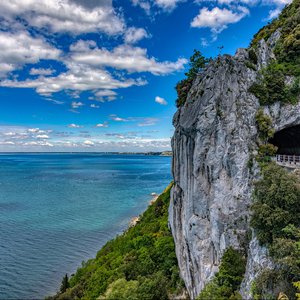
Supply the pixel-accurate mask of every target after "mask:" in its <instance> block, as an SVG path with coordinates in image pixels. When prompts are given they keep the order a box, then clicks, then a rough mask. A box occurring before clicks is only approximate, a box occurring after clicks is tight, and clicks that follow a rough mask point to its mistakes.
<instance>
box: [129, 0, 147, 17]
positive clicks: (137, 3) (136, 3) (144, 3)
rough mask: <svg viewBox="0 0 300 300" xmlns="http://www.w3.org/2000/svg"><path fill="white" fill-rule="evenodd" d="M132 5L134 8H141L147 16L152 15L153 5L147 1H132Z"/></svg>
mask: <svg viewBox="0 0 300 300" xmlns="http://www.w3.org/2000/svg"><path fill="white" fill-rule="evenodd" d="M131 3H132V4H133V5H134V6H139V7H140V8H142V9H143V10H144V11H145V12H146V14H147V15H150V9H151V4H150V2H149V1H147V0H131Z"/></svg>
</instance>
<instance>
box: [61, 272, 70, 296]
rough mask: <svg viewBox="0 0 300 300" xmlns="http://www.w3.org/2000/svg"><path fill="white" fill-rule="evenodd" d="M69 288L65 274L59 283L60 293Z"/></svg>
mask: <svg viewBox="0 0 300 300" xmlns="http://www.w3.org/2000/svg"><path fill="white" fill-rule="evenodd" d="M69 287H70V284H69V278H68V274H66V275H65V276H64V277H63V279H62V282H61V286H60V292H61V293H64V292H65V291H66V290H67V289H68V288H69Z"/></svg>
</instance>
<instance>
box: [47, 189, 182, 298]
mask: <svg viewBox="0 0 300 300" xmlns="http://www.w3.org/2000/svg"><path fill="white" fill-rule="evenodd" d="M170 189H171V185H170V186H169V187H168V188H167V189H166V190H165V191H164V193H162V194H161V195H160V196H159V197H158V199H157V200H156V201H155V202H154V203H153V204H152V205H150V206H149V207H148V209H147V210H146V211H145V212H144V214H143V215H142V216H141V218H140V220H139V221H138V223H137V224H136V225H135V226H133V227H131V228H129V229H128V230H127V231H126V232H124V233H123V234H121V235H120V236H118V237H116V238H115V239H113V240H111V241H109V242H108V243H107V244H106V245H105V246H104V247H103V248H102V249H101V250H100V251H99V252H98V254H97V256H96V258H95V259H91V260H88V261H87V262H85V263H83V264H82V266H81V268H79V269H78V270H77V272H76V274H75V275H74V276H72V277H71V278H70V280H69V282H68V283H66V282H65V283H64V284H63V285H62V291H61V292H59V293H58V294H57V295H56V296H54V297H50V298H49V299H57V300H60V299H78V298H80V299H89V300H91V299H120V300H122V299H124V300H125V299H132V300H135V299H149V300H150V299H171V298H173V297H174V296H175V295H182V294H183V295H184V294H185V289H184V285H183V282H182V281H181V279H180V277H179V269H178V264H177V259H176V255H175V250H174V241H173V238H172V235H171V233H170V230H169V229H168V224H167V223H168V221H167V218H168V206H169V201H170Z"/></svg>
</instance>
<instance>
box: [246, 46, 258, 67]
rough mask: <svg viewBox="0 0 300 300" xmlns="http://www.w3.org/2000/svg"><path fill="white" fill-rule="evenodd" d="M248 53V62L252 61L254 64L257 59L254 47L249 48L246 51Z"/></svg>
mask: <svg viewBox="0 0 300 300" xmlns="http://www.w3.org/2000/svg"><path fill="white" fill-rule="evenodd" d="M248 54H249V60H250V62H251V63H253V64H254V65H257V62H258V59H257V55H256V53H255V51H254V49H250V50H249V51H248Z"/></svg>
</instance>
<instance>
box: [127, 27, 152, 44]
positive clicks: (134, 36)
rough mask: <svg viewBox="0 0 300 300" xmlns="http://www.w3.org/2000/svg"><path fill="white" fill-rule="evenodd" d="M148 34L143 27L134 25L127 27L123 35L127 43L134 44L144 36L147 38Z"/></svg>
mask: <svg viewBox="0 0 300 300" xmlns="http://www.w3.org/2000/svg"><path fill="white" fill-rule="evenodd" d="M148 37H149V35H148V33H147V31H146V30H145V29H144V28H135V27H130V28H128V29H127V31H126V33H125V36H124V41H125V43H127V44H134V43H136V42H138V41H140V40H142V39H144V38H148Z"/></svg>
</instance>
